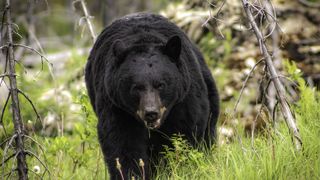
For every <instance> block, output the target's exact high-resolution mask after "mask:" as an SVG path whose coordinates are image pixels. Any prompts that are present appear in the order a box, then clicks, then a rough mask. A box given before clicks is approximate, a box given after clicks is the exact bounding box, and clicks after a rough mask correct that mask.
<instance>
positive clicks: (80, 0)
mask: <svg viewBox="0 0 320 180" xmlns="http://www.w3.org/2000/svg"><path fill="white" fill-rule="evenodd" d="M76 2H80V3H81V7H82V10H83V13H84V18H85V20H86V22H87V24H88V27H89V31H90V34H91V37H92V41H93V42H95V41H96V34H95V32H94V30H93V25H92V23H91V21H90V18H91V16H90V15H89V13H88V9H87V6H86V4H85V2H84V0H76V1H74V3H76Z"/></svg>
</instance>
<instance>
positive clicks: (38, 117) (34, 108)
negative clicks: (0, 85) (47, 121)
mask: <svg viewBox="0 0 320 180" xmlns="http://www.w3.org/2000/svg"><path fill="white" fill-rule="evenodd" d="M18 93H19V94H22V95H23V96H24V98H26V100H27V101H28V102H29V104H30V105H31V106H32V109H33V111H34V112H35V114H36V116H37V119H38V120H39V121H40V122H41V123H42V121H41V117H40V115H39V113H38V111H37V109H36V107H35V106H34V104H33V102H32V101H31V99H30V98H29V97H28V96H27V95H26V94H25V93H24V92H23V91H21V90H19V89H18Z"/></svg>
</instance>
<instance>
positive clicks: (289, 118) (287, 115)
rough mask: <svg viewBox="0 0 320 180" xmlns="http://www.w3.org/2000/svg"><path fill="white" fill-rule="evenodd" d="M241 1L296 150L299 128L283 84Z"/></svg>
mask: <svg viewBox="0 0 320 180" xmlns="http://www.w3.org/2000/svg"><path fill="white" fill-rule="evenodd" d="M241 1H242V5H243V8H244V10H245V12H246V14H247V17H248V19H249V22H250V25H251V26H252V28H253V30H254V33H255V35H256V37H257V40H258V42H259V45H260V48H261V50H262V53H263V56H264V58H265V61H266V65H267V67H268V70H269V73H270V76H271V81H272V82H273V84H274V86H275V88H276V91H277V97H278V99H279V102H280V105H281V109H282V111H281V112H282V114H283V117H284V119H285V121H286V123H287V126H288V128H289V130H290V131H291V133H292V134H293V142H294V145H295V148H296V149H297V150H301V147H302V140H301V138H300V133H299V129H298V128H297V126H296V123H295V119H294V117H293V115H292V113H291V111H290V108H289V105H288V103H287V102H286V100H285V89H284V87H283V85H282V84H281V81H280V79H279V77H278V73H277V71H276V69H275V67H274V65H273V62H272V58H271V56H270V54H269V53H268V49H267V47H266V45H265V43H264V39H263V37H262V34H261V31H260V30H259V28H258V26H257V24H256V22H255V20H254V18H253V16H252V13H251V6H249V3H248V1H247V0H241Z"/></svg>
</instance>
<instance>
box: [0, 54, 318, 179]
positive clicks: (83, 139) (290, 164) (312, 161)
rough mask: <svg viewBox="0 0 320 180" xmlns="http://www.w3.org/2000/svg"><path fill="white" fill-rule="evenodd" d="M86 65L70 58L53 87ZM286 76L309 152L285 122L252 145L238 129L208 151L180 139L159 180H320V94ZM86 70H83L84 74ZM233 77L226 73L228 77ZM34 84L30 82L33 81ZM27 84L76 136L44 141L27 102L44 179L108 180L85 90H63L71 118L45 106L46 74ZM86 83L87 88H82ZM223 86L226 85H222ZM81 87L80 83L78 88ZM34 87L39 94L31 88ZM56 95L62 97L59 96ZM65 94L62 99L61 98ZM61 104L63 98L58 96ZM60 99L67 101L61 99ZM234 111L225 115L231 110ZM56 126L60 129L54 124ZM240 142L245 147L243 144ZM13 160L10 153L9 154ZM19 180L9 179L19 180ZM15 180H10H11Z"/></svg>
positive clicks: (33, 163)
mask: <svg viewBox="0 0 320 180" xmlns="http://www.w3.org/2000/svg"><path fill="white" fill-rule="evenodd" d="M84 62H85V58H79V57H75V58H72V59H71V60H70V61H69V62H68V64H67V65H66V66H67V67H66V68H67V70H66V71H67V72H68V73H69V74H68V75H67V76H61V77H59V78H57V79H55V81H56V84H63V83H65V82H68V81H69V80H70V79H68V78H70V77H72V76H73V74H74V73H75V72H76V71H71V70H70V69H72V68H73V67H81V64H84ZM286 67H287V72H288V73H289V74H290V77H291V79H292V80H294V81H295V82H297V85H298V90H299V91H300V98H301V99H300V100H299V101H298V102H296V103H295V104H293V105H292V109H293V110H294V112H295V116H296V119H297V124H298V127H299V129H300V133H301V137H302V140H303V150H302V151H296V150H295V149H294V146H293V144H292V141H291V136H290V134H289V131H288V128H287V127H286V125H285V123H284V122H279V126H277V129H276V130H275V129H273V128H271V127H267V131H266V133H264V134H260V135H257V136H255V138H254V144H252V141H251V139H250V138H248V137H246V136H245V135H244V133H243V130H242V129H243V127H242V126H241V124H239V125H238V126H237V127H235V128H236V129H237V130H238V134H236V137H235V138H233V140H232V141H231V142H230V143H228V144H223V145H220V144H218V145H217V146H215V147H213V148H212V149H205V148H203V147H201V146H200V147H199V148H198V149H194V148H191V147H190V146H189V145H188V144H187V143H186V142H185V141H184V140H183V138H181V136H178V135H177V136H175V137H174V138H173V142H174V145H175V149H169V148H167V151H166V152H165V157H166V162H164V161H162V162H161V163H160V165H159V167H157V172H156V174H155V176H154V178H155V179H175V180H176V179H177V180H179V179H201V180H202V179H219V180H220V179H308V180H309V179H320V140H319V137H320V94H319V92H317V91H316V90H315V89H311V88H309V87H307V86H306V85H305V82H304V80H303V79H302V78H301V74H300V72H299V71H297V68H296V67H295V65H294V64H290V63H289V62H287V63H286ZM79 69H80V68H79ZM226 73H228V72H226ZM30 79H31V80H30ZM36 81H37V83H36V82H35V80H32V78H29V80H28V78H26V77H21V78H20V80H19V85H20V88H21V89H22V90H23V91H25V92H26V93H27V94H28V95H29V96H30V98H31V99H33V100H34V103H35V105H36V107H37V108H38V111H39V113H40V114H41V115H42V117H46V116H47V113H48V112H52V113H55V115H56V119H57V122H56V124H57V125H60V128H61V125H62V124H64V125H65V126H66V127H67V126H68V123H71V124H72V126H71V127H70V128H66V127H65V129H64V130H63V133H62V132H61V131H59V126H57V127H54V128H56V132H53V133H52V132H51V133H49V134H48V133H46V132H43V131H42V130H41V123H40V124H39V122H38V121H37V120H35V118H34V117H35V116H34V114H33V112H32V108H31V107H30V105H28V104H27V101H26V100H21V103H22V105H21V106H22V107H23V109H22V112H23V113H22V115H23V118H24V122H25V123H27V124H28V123H31V124H33V125H35V127H36V128H37V127H38V129H35V131H29V135H30V136H31V137H32V138H33V139H34V140H36V141H37V142H38V143H39V144H41V145H42V147H43V151H42V150H41V148H40V146H39V145H38V144H36V143H34V142H31V141H30V139H29V140H27V141H26V143H25V144H26V149H28V150H30V151H32V152H33V153H34V154H37V155H38V156H39V158H40V159H41V160H42V161H43V162H44V163H45V164H46V166H47V167H48V169H49V170H50V173H51V175H49V174H48V173H45V175H44V179H50V178H49V177H51V179H108V172H107V170H106V168H105V165H104V162H103V156H102V153H101V151H100V147H99V143H98V139H97V133H96V122H97V119H96V117H95V115H94V113H93V111H92V108H91V105H90V102H89V99H88V96H87V95H86V90H85V88H84V87H83V86H80V88H79V87H77V88H74V87H73V86H74V85H72V84H71V85H70V84H68V86H70V87H69V88H67V87H64V89H65V90H68V91H69V92H70V94H71V96H72V97H71V100H70V99H69V100H68V101H71V104H72V105H77V106H78V107H79V110H78V111H70V106H71V105H70V104H68V103H65V102H67V101H66V100H65V99H63V97H61V98H62V100H60V101H61V102H64V103H61V102H60V101H57V100H56V99H55V98H49V99H47V100H41V97H42V96H43V94H44V93H45V92H46V91H48V90H50V89H52V88H58V89H59V87H60V85H59V87H54V86H55V85H54V84H53V83H52V80H51V79H50V75H49V73H47V72H46V71H45V72H43V73H42V75H41V76H39V78H38V79H37V80H36ZM81 81H82V80H81ZM218 82H219V84H223V82H222V81H220V80H219V79H218ZM75 84H76V83H75ZM30 87H36V88H30ZM57 94H58V95H59V94H60V90H58V92H57ZM62 94H63V93H62ZM59 96H60V95H59ZM61 96H62V95H61ZM229 104H231V105H233V103H230V102H229V103H228V104H227V105H226V104H224V105H223V107H225V108H228V106H229ZM10 120H11V114H10V111H9V110H7V111H6V113H5V118H4V124H5V125H6V127H7V131H8V134H10V133H12V131H13V125H12V123H11V122H10ZM54 125H55V124H54ZM4 138H5V137H4V134H3V133H2V132H1V133H0V141H1V142H2V141H3V140H4ZM240 140H241V141H240ZM199 149H200V150H199ZM11 153H13V150H12V149H9V151H8V152H7V153H6V155H9V154H11ZM3 155H4V149H3V147H2V149H0V157H1V158H2V157H3ZM27 161H28V168H29V169H30V170H34V171H36V170H37V167H39V168H40V172H39V173H38V174H33V173H31V172H30V173H29V176H30V179H40V177H39V176H38V175H42V174H43V173H44V171H45V168H44V166H43V165H42V164H41V163H40V162H39V161H38V160H37V159H36V158H34V157H30V156H28V157H27ZM12 167H15V161H12V160H11V161H8V162H7V163H6V165H5V167H4V172H3V170H2V168H1V170H0V172H1V173H0V174H2V173H6V172H9V171H10V169H11V168H12ZM16 177H17V175H16V174H13V175H12V176H11V177H10V178H11V179H15V178H16ZM10 178H9V179H10Z"/></svg>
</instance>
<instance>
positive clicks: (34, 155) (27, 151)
mask: <svg viewBox="0 0 320 180" xmlns="http://www.w3.org/2000/svg"><path fill="white" fill-rule="evenodd" d="M25 153H26V154H27V155H29V156H33V157H35V158H36V159H37V160H38V161H39V162H40V163H41V165H42V166H43V167H44V168H45V170H46V171H48V173H49V174H51V172H50V171H49V169H48V167H47V166H46V164H45V163H44V162H42V160H41V159H40V158H39V157H38V156H37V155H36V154H35V153H33V152H31V151H29V150H25Z"/></svg>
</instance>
